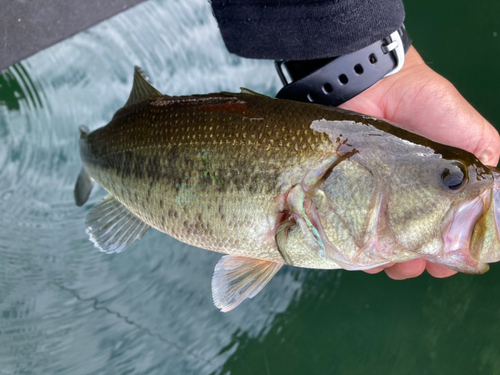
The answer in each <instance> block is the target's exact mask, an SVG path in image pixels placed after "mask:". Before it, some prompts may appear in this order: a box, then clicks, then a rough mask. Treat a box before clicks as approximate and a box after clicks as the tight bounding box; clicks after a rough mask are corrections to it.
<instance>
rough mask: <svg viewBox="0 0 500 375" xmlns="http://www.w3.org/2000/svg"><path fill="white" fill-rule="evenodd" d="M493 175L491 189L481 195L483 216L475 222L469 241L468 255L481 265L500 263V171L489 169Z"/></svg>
mask: <svg viewBox="0 0 500 375" xmlns="http://www.w3.org/2000/svg"><path fill="white" fill-rule="evenodd" d="M490 169H491V173H492V174H493V187H492V188H490V189H488V190H487V191H486V192H484V193H483V194H482V195H487V196H488V199H485V200H484V209H483V214H482V215H481V216H480V217H479V219H478V220H477V222H476V224H475V226H474V231H473V233H472V236H471V241H470V255H471V257H472V258H473V259H475V260H477V261H478V262H482V263H494V262H498V261H500V170H498V169H497V168H493V167H490Z"/></svg>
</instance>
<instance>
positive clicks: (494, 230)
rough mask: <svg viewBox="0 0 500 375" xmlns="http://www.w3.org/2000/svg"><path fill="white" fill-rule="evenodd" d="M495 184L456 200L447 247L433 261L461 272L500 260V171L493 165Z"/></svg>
mask: <svg viewBox="0 0 500 375" xmlns="http://www.w3.org/2000/svg"><path fill="white" fill-rule="evenodd" d="M490 169H491V173H492V175H493V185H492V187H490V188H488V189H486V190H485V191H483V192H482V193H481V194H480V195H479V196H477V197H476V198H474V199H471V200H468V201H461V202H459V203H456V204H455V205H454V206H452V208H451V209H450V211H449V212H448V215H447V217H446V219H445V221H444V225H443V229H442V236H443V243H444V246H443V251H442V253H441V254H440V255H438V256H436V257H435V259H432V258H429V260H431V261H435V262H437V263H441V264H443V265H444V266H446V267H448V268H450V269H453V270H455V271H459V272H466V273H484V272H486V271H488V269H489V266H488V264H487V263H493V262H498V261H499V260H500V171H499V170H498V169H496V168H490Z"/></svg>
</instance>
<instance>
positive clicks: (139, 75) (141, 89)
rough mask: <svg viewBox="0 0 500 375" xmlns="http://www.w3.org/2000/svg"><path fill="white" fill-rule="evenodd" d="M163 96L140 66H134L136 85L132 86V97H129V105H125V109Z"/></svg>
mask: <svg viewBox="0 0 500 375" xmlns="http://www.w3.org/2000/svg"><path fill="white" fill-rule="evenodd" d="M161 96H163V95H162V94H161V92H159V91H158V90H157V89H155V88H154V87H153V86H152V85H151V82H150V80H149V78H148V76H147V75H146V73H144V71H143V70H142V69H141V68H139V67H138V66H134V83H133V85H132V91H131V92H130V96H129V97H128V100H127V103H125V105H124V107H128V106H130V105H133V104H136V103H140V102H143V101H145V100H148V99H151V98H157V97H161Z"/></svg>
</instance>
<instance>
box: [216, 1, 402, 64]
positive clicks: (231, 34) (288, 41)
mask: <svg viewBox="0 0 500 375" xmlns="http://www.w3.org/2000/svg"><path fill="white" fill-rule="evenodd" d="M212 8H213V11H214V15H215V17H216V19H217V22H218V23H219V28H220V31H221V34H222V37H223V39H224V43H225V44H226V47H227V49H228V50H229V52H231V53H234V54H237V55H239V56H242V57H248V58H254V59H285V60H314V59H321V58H328V57H335V56H340V55H345V54H348V53H351V52H354V51H357V50H359V49H361V48H363V47H366V46H368V45H369V44H371V43H374V42H375V41H377V40H379V39H382V38H384V37H386V36H388V35H389V34H390V33H392V32H393V31H395V30H396V29H398V28H399V27H400V26H401V25H402V24H403V21H404V17H405V12H404V7H403V3H402V1H401V0H347V1H336V0H328V1H311V0H289V1H283V0H281V1H276V0H273V1H269V0H267V1H266V0H264V1H263V0H250V1H241V0H239V1H238V0H232V1H231V0H212Z"/></svg>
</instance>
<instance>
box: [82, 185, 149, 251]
mask: <svg viewBox="0 0 500 375" xmlns="http://www.w3.org/2000/svg"><path fill="white" fill-rule="evenodd" d="M85 225H86V227H87V229H86V230H85V232H86V233H87V234H88V235H89V239H90V241H92V242H93V243H94V246H95V247H97V248H98V249H99V250H100V251H102V252H105V253H108V254H110V253H120V252H122V251H123V250H125V249H126V248H127V247H128V246H130V245H131V244H132V243H133V242H134V241H135V240H140V239H141V238H142V237H143V236H144V235H145V234H146V232H147V231H148V229H149V225H147V224H146V223H144V222H143V221H142V220H141V219H139V218H138V217H137V216H135V215H134V214H133V213H132V212H130V211H129V210H128V209H127V208H126V207H125V206H124V205H122V204H121V203H120V202H119V201H118V200H116V199H115V198H114V197H113V196H112V195H108V196H107V197H106V198H104V199H103V200H102V201H100V202H99V203H98V204H96V205H95V206H94V207H92V208H91V209H90V211H89V213H88V214H87V218H86V219H85Z"/></svg>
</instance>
